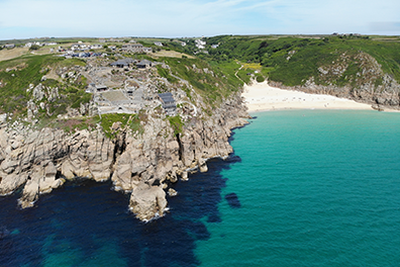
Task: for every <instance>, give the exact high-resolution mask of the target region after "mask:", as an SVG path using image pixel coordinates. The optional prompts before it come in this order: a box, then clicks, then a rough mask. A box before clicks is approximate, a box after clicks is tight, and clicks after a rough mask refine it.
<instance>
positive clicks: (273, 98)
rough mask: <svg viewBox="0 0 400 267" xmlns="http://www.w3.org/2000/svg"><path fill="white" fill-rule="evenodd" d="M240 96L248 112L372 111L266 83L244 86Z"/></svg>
mask: <svg viewBox="0 0 400 267" xmlns="http://www.w3.org/2000/svg"><path fill="white" fill-rule="evenodd" d="M242 96H243V97H244V98H245V103H246V105H247V107H248V108H249V110H248V111H249V112H257V111H266V110H280V109H359V110H360V109H364V110H371V109H372V108H371V105H368V104H362V103H357V102H355V101H353V100H349V99H345V98H338V97H335V96H331V95H316V94H307V93H303V92H299V91H291V90H282V89H279V88H275V87H271V86H269V85H268V83H267V82H266V81H265V82H263V83H254V84H252V85H250V86H248V85H245V86H244V93H243V94H242Z"/></svg>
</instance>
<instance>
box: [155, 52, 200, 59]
mask: <svg viewBox="0 0 400 267" xmlns="http://www.w3.org/2000/svg"><path fill="white" fill-rule="evenodd" d="M151 55H152V56H154V57H175V58H182V56H186V57H188V58H195V57H194V56H191V55H188V54H185V53H179V52H176V51H167V50H161V51H158V52H156V53H153V54H151Z"/></svg>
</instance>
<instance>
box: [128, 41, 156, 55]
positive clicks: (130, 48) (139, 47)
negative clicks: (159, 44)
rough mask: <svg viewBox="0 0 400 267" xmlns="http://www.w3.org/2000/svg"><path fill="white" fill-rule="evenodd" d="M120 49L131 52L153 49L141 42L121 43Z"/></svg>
mask: <svg viewBox="0 0 400 267" xmlns="http://www.w3.org/2000/svg"><path fill="white" fill-rule="evenodd" d="M121 50H122V51H124V52H132V53H150V52H152V51H153V49H152V48H151V47H144V46H143V45H142V44H138V43H129V44H124V45H122V47H121Z"/></svg>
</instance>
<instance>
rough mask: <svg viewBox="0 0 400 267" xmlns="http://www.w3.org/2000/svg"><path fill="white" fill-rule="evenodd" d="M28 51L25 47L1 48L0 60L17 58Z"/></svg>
mask: <svg viewBox="0 0 400 267" xmlns="http://www.w3.org/2000/svg"><path fill="white" fill-rule="evenodd" d="M28 53H29V49H28V48H27V47H16V48H13V49H3V50H1V51H0V61H4V60H9V59H13V58H17V57H20V56H23V55H25V54H28Z"/></svg>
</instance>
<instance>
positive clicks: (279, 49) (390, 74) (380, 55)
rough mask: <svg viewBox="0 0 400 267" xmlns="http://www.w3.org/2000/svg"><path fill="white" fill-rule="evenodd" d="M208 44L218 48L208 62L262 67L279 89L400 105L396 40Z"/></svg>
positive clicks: (225, 39) (263, 39) (224, 39)
mask: <svg viewBox="0 0 400 267" xmlns="http://www.w3.org/2000/svg"><path fill="white" fill-rule="evenodd" d="M207 42H208V43H218V44H219V46H218V48H216V49H211V50H210V53H209V58H210V59H211V60H214V61H217V62H219V63H220V64H222V65H224V64H226V62H229V61H233V60H239V61H241V62H242V63H247V64H248V63H253V64H261V66H262V68H261V70H260V72H259V73H260V74H259V75H263V76H265V77H268V79H269V80H270V81H274V82H277V83H278V84H281V85H282V86H289V87H295V86H296V87H303V88H305V87H312V86H315V85H316V86H321V88H322V87H324V88H325V89H324V91H327V90H328V91H329V92H328V93H331V94H338V95H343V96H351V97H356V98H357V97H360V96H362V95H369V96H368V98H369V99H368V100H369V101H377V99H378V98H380V97H382V95H384V97H386V98H390V97H394V98H396V101H394V102H393V103H389V102H388V101H386V102H385V103H381V104H389V105H393V104H394V105H398V102H399V101H398V93H399V92H400V86H399V83H400V38H399V37H390V38H381V37H368V36H353V35H346V36H309V37H285V36H253V37H251V36H249V37H236V36H217V37H212V38H208V39H207ZM327 88H328V89H327ZM343 88H346V90H343ZM396 95H397V96H396ZM361 98H363V97H361ZM377 102H378V101H377ZM378 104H380V103H379V102H378Z"/></svg>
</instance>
